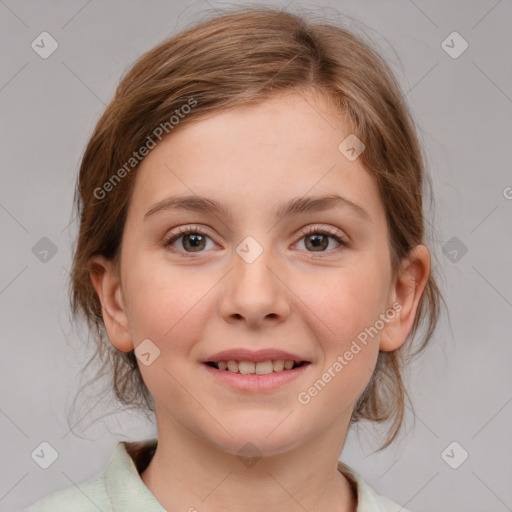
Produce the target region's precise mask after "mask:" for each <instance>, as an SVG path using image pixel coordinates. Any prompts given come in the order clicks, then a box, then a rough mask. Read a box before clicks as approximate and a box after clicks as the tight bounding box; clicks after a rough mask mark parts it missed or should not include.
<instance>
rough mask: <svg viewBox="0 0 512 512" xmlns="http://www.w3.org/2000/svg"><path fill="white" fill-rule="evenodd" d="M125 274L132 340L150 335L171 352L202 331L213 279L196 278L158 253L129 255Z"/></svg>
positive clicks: (149, 336)
mask: <svg viewBox="0 0 512 512" xmlns="http://www.w3.org/2000/svg"><path fill="white" fill-rule="evenodd" d="M126 276H127V277H126V295H127V296H128V297H129V299H130V300H129V304H128V305H127V309H128V314H129V317H130V318H129V320H130V328H131V331H132V333H133V335H134V338H135V344H136V345H137V344H138V343H140V341H142V340H143V339H146V338H149V339H151V340H152V341H154V343H155V344H157V346H158V347H159V348H160V350H161V351H162V352H164V351H165V350H166V349H167V348H168V347H169V346H170V345H171V344H172V349H173V352H176V351H179V352H180V351H182V350H185V349H186V347H187V344H190V340H193V339H195V337H196V334H197V333H199V332H200V331H201V328H202V326H201V318H204V317H205V316H204V313H203V314H202V313H201V312H202V310H203V308H204V304H205V303H206V301H205V294H206V293H207V291H208V290H209V289H210V288H211V287H212V286H213V285H214V280H213V279H211V281H212V282H211V283H209V282H208V277H207V276H203V277H202V278H201V279H198V278H197V276H194V274H193V273H191V270H190V269H186V268H183V267H179V266H176V265H174V266H171V265H169V264H166V262H165V259H162V258H161V257H158V258H156V257H155V258H150V257H146V258H143V257H140V258H132V261H131V266H130V270H129V273H127V274H126ZM187 340H188V341H187Z"/></svg>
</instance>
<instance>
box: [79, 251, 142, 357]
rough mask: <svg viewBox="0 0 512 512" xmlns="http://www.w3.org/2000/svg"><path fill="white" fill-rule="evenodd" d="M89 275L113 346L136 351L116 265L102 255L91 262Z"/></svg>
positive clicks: (122, 349) (124, 350)
mask: <svg viewBox="0 0 512 512" xmlns="http://www.w3.org/2000/svg"><path fill="white" fill-rule="evenodd" d="M89 269H90V270H89V275H90V277H91V281H92V284H93V286H94V289H95V290H96V293H97V294H98V297H99V299H100V302H101V308H102V312H103V322H104V324H105V329H106V331H107V334H108V338H109V340H110V342H111V343H112V345H114V347H116V348H117V349H119V350H121V351H122V352H129V351H130V350H133V349H134V346H133V340H132V337H131V335H130V331H129V323H128V315H127V312H126V309H125V304H124V300H123V292H122V289H121V283H120V278H119V273H118V270H117V268H116V267H115V265H114V263H113V262H112V261H111V260H110V259H108V258H105V257H104V256H102V255H96V256H93V257H92V258H91V260H90V262H89Z"/></svg>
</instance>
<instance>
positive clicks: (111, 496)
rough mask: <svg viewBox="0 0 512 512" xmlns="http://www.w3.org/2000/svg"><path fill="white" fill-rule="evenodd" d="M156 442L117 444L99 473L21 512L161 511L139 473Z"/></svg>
mask: <svg viewBox="0 0 512 512" xmlns="http://www.w3.org/2000/svg"><path fill="white" fill-rule="evenodd" d="M156 442H157V440H156V439H150V440H146V441H140V442H131V443H129V442H126V441H121V442H119V443H118V444H117V446H116V449H115V450H114V454H113V455H112V457H111V458H110V460H109V462H108V464H107V466H106V467H105V469H104V470H103V472H102V473H101V474H99V475H98V476H95V477H94V478H91V479H89V480H87V481H85V482H84V483H81V484H79V485H75V486H74V487H70V488H67V489H64V490H62V491H57V492H55V493H53V494H50V495H49V496H47V497H45V498H43V499H42V500H39V501H38V502H36V503H34V504H33V505H30V506H29V507H28V508H26V509H24V510H22V512H98V510H101V511H102V512H113V511H116V512H120V511H123V512H140V511H142V510H143V511H144V512H165V510H164V509H163V507H162V506H161V505H160V503H159V502H158V501H157V500H156V498H155V497H154V496H153V495H152V494H151V492H150V491H149V489H148V488H147V487H146V486H145V485H144V482H143V481H142V479H141V477H140V474H139V470H140V469H141V468H142V467H144V465H145V464H147V463H148V461H149V459H150V457H151V456H152V454H153V453H154V450H155V446H156Z"/></svg>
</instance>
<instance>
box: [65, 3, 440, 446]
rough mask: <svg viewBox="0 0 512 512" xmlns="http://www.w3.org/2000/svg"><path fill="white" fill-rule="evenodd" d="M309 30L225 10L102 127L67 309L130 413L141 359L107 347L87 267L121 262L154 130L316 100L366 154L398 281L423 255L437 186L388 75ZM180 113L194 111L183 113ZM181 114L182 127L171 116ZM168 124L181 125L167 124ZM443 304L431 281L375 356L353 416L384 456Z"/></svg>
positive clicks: (380, 65)
mask: <svg viewBox="0 0 512 512" xmlns="http://www.w3.org/2000/svg"><path fill="white" fill-rule="evenodd" d="M311 19H312V17H311V15H310V14H309V13H308V15H307V17H306V16H303V15H300V14H292V13H289V12H282V11H277V10H274V9H273V8H270V7H256V8H255V7H249V8H247V7H245V8H237V9H235V10H233V11H226V10H225V11H224V12H222V13H221V15H219V16H214V17H212V18H210V19H208V20H206V21H204V22H202V23H200V24H198V25H196V26H192V27H189V28H187V29H186V30H184V31H182V32H181V33H179V34H177V35H175V36H173V37H171V38H169V39H167V40H165V41H164V42H162V43H161V44H159V45H158V46H156V47H154V48H153V49H151V50H150V51H148V52H147V53H146V54H144V55H143V56H142V57H140V58H139V59H138V60H137V61H136V62H135V64H134V65H133V66H132V67H131V69H129V70H128V71H127V73H126V74H125V76H124V77H123V79H122V81H121V82H120V84H119V86H118V87H117V89H116V92H115V96H114V98H113V99H112V101H111V102H110V104H109V105H108V106H107V108H106V110H105V112H104V113H103V115H102V116H101V118H100V119H99V121H98V123H97V124H96V127H95V129H94V132H93V134H92V136H91V138H90V141H89V143H88V145H87V147H86V150H85V152H84V156H83V159H82V162H81V166H80V172H79V177H78V181H77V187H76V191H75V207H76V214H77V215H78V218H79V219H80V230H79V234H78V240H77V245H76V251H75V253H74V260H73V266H72V271H71V285H70V292H71V293H70V301H71V309H72V314H73V315H74V317H75V318H77V317H78V316H79V314H80V313H81V314H82V315H83V317H84V318H85V319H86V320H87V325H88V327H89V329H90V331H89V332H91V331H94V335H95V341H96V342H97V347H96V351H95V353H94V355H93V356H92V357H91V359H90V360H89V362H88V364H87V366H88V365H89V364H90V363H91V362H92V361H93V360H94V359H95V358H96V357H98V356H99V357H100V359H101V360H102V361H103V365H102V367H101V368H100V369H99V371H98V374H97V375H98V376H99V375H100V374H101V373H102V372H108V373H109V374H111V378H112V385H113V390H114V392H115V396H116V397H117V399H118V400H119V401H120V402H121V403H122V404H124V405H127V406H129V407H137V408H141V409H143V410H146V411H153V410H154V409H153V407H154V404H153V401H152V397H151V395H150V393H149V391H148V389H147V387H146V385H145V384H144V381H143V380H142V377H141V374H140V371H139V368H138V365H137V360H136V357H135V355H134V352H133V351H130V352H121V351H119V350H117V349H116V348H115V347H113V346H112V344H111V343H110V342H109V341H108V338H107V336H106V332H105V327H104V323H103V317H102V307H101V303H100V300H99V298H98V296H97V294H96V292H95V290H94V288H93V286H92V282H91V279H90V276H89V272H90V271H92V272H94V271H95V269H94V268H91V266H90V263H89V259H90V257H91V256H93V255H95V254H102V255H104V256H106V257H108V258H112V259H113V260H114V261H118V258H119V254H120V242H121V239H122V234H123V228H124V223H125V217H126V211H127V205H128V203H129V200H130V196H131V193H132V190H133V179H134V175H135V172H136V167H137V163H138V162H136V161H133V160H131V159H133V154H134V151H136V150H138V149H139V148H141V147H143V146H145V145H147V144H148V141H149V138H151V139H152V140H153V139H154V138H155V128H157V127H159V126H165V127H166V130H165V131H166V133H167V132H168V133H171V130H176V129H179V127H180V126H184V125H186V124H188V123H190V122H195V121H200V120H201V119H204V118H205V117H206V116H210V115H214V114H215V113H218V112H221V111H223V110H226V109H228V108H234V107H238V106H242V105H248V104H255V103H258V102H261V101H263V100H265V99H267V98H269V97H270V96H272V95H274V94H276V93H279V92H288V91H294V90H295V91H314V92H317V93H321V94H322V95H323V96H324V97H326V98H327V99H329V101H331V104H332V105H333V108H334V109H336V111H337V112H339V113H340V114H341V115H344V118H345V120H346V122H347V123H349V126H350V130H351V133H354V134H355V135H356V136H357V137H358V138H359V139H360V140H361V141H363V143H364V144H365V146H366V148H365V151H364V152H363V153H362V154H361V155H360V156H359V158H360V159H361V161H362V164H363V165H364V167H365V168H366V169H367V171H368V172H369V173H370V174H371V175H372V176H374V178H375V179H376V182H377V184H378V186H379V190H380V193H381V198H382V201H383V204H384V206H385V210H386V217H387V223H388V226H389V232H390V240H389V243H390V252H391V257H392V270H393V273H394V276H396V275H397V272H398V271H399V269H400V261H401V259H402V258H404V257H405V256H407V254H408V253H409V251H410V250H411V249H412V248H413V247H415V246H416V245H418V244H421V243H425V220H424V216H423V200H422V194H423V187H424V185H428V186H429V187H431V182H430V178H429V176H428V175H427V174H426V172H425V168H424V162H423V157H422V152H421V148H420V145H419V142H418V139H417V135H416V132H415V125H414V122H413V120H412V117H411V114H410V112H409V110H408V108H407V106H406V103H405V101H404V96H403V93H402V92H401V90H400V87H399V85H398V83H397V81H396V79H395V77H394V75H393V73H392V72H391V70H390V68H389V67H388V65H387V64H386V62H385V61H384V60H383V58H382V57H381V56H380V55H379V54H378V53H376V52H375V51H374V50H373V49H372V48H371V46H370V45H369V44H367V43H365V42H364V40H363V39H362V38H361V37H359V36H357V35H356V34H354V33H353V31H351V30H348V29H345V28H342V27H341V26H335V25H332V24H331V23H327V22H325V21H323V20H320V21H319V22H313V21H308V20H311ZM184 105H194V107H193V108H188V110H185V109H184V107H183V106H184ZM180 112H182V113H183V112H185V113H186V115H183V116H182V115H179V116H176V114H179V113H180ZM173 115H174V118H175V120H176V119H177V120H178V121H177V123H176V122H175V121H172V122H171V121H170V119H171V117H172V116H173ZM178 117H179V118H178ZM178 123H179V124H178ZM127 162H131V163H130V164H129V166H127ZM132 168H133V170H132ZM121 169H124V171H121ZM107 183H110V185H107ZM107 190H108V194H107V193H105V191H107ZM441 301H442V296H441V293H440V291H439V288H438V286H437V284H436V281H435V279H434V276H433V272H431V274H430V276H429V278H428V282H427V284H426V288H425V290H424V292H423V295H422V297H421V300H420V304H419V307H418V311H417V314H416V318H415V321H414V324H413V327H412V329H411V332H410V334H409V337H408V340H407V342H406V343H405V344H404V345H403V346H402V347H401V348H400V349H398V350H395V351H393V352H382V351H381V352H380V353H379V357H378V360H377V367H376V369H375V371H374V373H373V376H372V378H371V380H370V382H369V384H368V386H367V388H366V389H365V391H364V393H363V394H362V395H361V397H360V398H359V400H358V402H357V404H356V406H355V408H354V411H353V415H352V422H357V421H359V420H360V419H363V418H364V419H368V420H372V421H375V422H384V421H388V420H391V421H392V425H391V428H390V430H389V433H388V436H387V438H386V440H385V442H384V444H383V445H382V447H381V448H380V449H383V448H384V447H386V446H387V445H388V444H390V443H391V442H392V441H393V439H394V438H395V437H396V435H397V433H398V431H399V429H400V426H401V424H402V420H403V415H404V406H405V400H406V399H408V395H407V392H406V390H405V387H404V385H403V380H402V375H401V369H402V368H403V367H404V365H405V363H406V355H409V356H411V355H415V354H417V353H418V352H420V351H421V350H423V348H424V347H425V346H426V344H427V342H428V341H429V339H430V338H431V336H432V333H433V331H434V328H435V326H436V323H437V320H438V315H439V309H440V303H441ZM422 321H425V322H426V329H425V332H424V335H423V337H422V340H421V341H420V343H419V346H418V348H417V350H416V351H414V352H413V351H412V346H411V345H412V339H413V338H414V336H415V335H416V332H417V331H418V328H419V326H420V324H421V323H422Z"/></svg>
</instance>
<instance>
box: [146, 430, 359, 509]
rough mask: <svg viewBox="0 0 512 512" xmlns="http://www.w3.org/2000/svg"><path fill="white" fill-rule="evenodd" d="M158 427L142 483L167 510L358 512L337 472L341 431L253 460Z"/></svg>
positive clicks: (343, 478)
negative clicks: (151, 456) (153, 451)
mask: <svg viewBox="0 0 512 512" xmlns="http://www.w3.org/2000/svg"><path fill="white" fill-rule="evenodd" d="M159 427H160V428H159V439H158V445H157V448H156V452H155V455H154V456H153V458H152V459H151V462H150V463H149V465H148V466H147V467H146V469H145V470H144V471H143V472H142V474H141V478H142V481H143V482H144V484H145V485H146V487H148V489H149V490H150V491H151V492H152V494H153V495H154V496H155V497H156V499H157V500H158V501H159V502H160V504H161V505H162V506H163V507H164V508H165V509H166V510H191V511H193V510H196V509H197V510H201V512H219V511H224V510H226V511H228V510H229V511H230V512H238V511H240V512H242V511H244V512H253V511H254V512H256V511H261V510H267V511H278V510H279V511H280V510H283V509H284V510H295V509H297V510H299V509H300V508H302V509H303V510H323V511H325V512H330V511H332V512H335V511H336V512H356V509H357V497H356V494H355V492H354V489H353V486H352V484H351V482H349V480H348V479H347V477H346V476H345V475H343V474H342V473H341V472H340V471H339V470H338V456H339V453H340V452H341V449H342V447H343V443H344V441H345V439H344V438H343V440H342V443H341V445H339V441H340V440H339V432H340V430H337V432H336V429H331V432H332V433H333V434H329V433H327V434H322V435H319V436H318V438H316V439H315V440H314V442H309V443H306V444H301V445H300V446H299V447H296V448H292V449H291V450H289V451H287V452H285V453H280V454H278V455H270V456H268V455H264V456H261V457H260V458H259V457H255V458H254V459H252V460H251V459H247V458H241V457H239V455H237V454H236V453H235V454H232V453H226V451H224V450H220V449H219V448H218V447H216V446H214V445H212V444H211V443H208V442H206V441H204V439H201V438H198V437H197V436H195V435H194V434H192V433H191V432H190V431H188V430H186V429H183V428H181V426H180V425H177V424H176V423H174V422H173V423H172V424H169V425H167V428H166V429H162V428H161V426H159ZM338 427H341V425H338ZM347 429H348V425H347ZM334 433H336V436H334ZM338 448H339V450H337V449H338ZM198 454H200V456H198Z"/></svg>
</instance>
